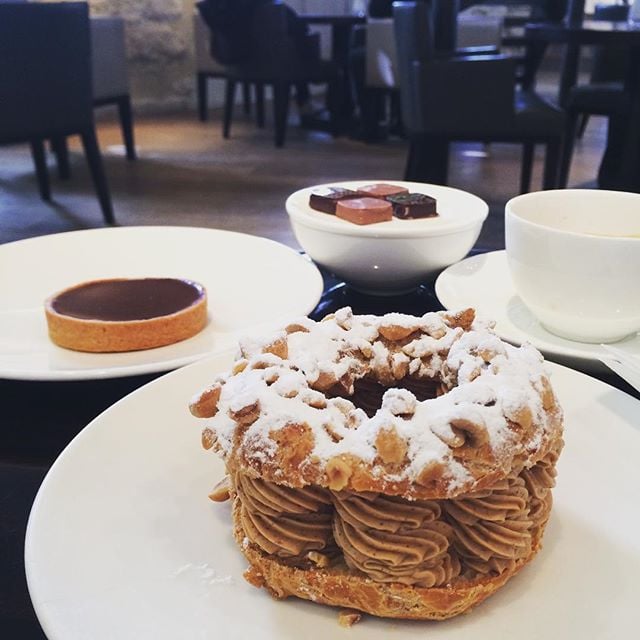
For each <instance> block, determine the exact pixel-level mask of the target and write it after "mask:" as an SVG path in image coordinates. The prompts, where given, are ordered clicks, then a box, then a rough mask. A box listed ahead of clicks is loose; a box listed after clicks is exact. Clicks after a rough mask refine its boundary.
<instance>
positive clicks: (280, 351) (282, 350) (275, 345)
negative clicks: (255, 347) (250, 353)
mask: <svg viewBox="0 0 640 640" xmlns="http://www.w3.org/2000/svg"><path fill="white" fill-rule="evenodd" d="M263 353H272V354H273V355H274V356H278V358H282V359H283V360H286V359H287V356H288V355H289V345H288V344H287V339H286V338H278V339H277V340H275V341H274V342H272V343H271V344H269V345H267V346H266V347H265V348H264V349H263Z"/></svg>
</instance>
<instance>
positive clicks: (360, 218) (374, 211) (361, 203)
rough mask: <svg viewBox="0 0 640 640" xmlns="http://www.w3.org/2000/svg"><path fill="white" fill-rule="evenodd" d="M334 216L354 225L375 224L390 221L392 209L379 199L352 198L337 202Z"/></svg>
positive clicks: (388, 204) (387, 203)
mask: <svg viewBox="0 0 640 640" xmlns="http://www.w3.org/2000/svg"><path fill="white" fill-rule="evenodd" d="M336 216H337V217H338V218H342V219H343V220H347V221H348V222H353V223H354V224H375V223H376V222H386V221H388V220H391V218H392V217H393V215H392V207H391V204H390V203H389V202H386V201H385V200H380V199H379V198H353V199H349V200H342V201H339V202H338V206H337V207H336Z"/></svg>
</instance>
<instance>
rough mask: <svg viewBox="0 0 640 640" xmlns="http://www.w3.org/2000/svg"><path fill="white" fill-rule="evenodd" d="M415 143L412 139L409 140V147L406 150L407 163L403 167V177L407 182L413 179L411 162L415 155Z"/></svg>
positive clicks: (412, 162)
mask: <svg viewBox="0 0 640 640" xmlns="http://www.w3.org/2000/svg"><path fill="white" fill-rule="evenodd" d="M415 146H416V143H415V142H414V141H413V140H409V149H408V151H407V163H406V164H405V167H404V179H405V180H406V181H407V182H411V181H413V164H414V157H415Z"/></svg>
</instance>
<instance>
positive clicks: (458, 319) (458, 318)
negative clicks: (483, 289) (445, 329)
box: [447, 309, 476, 331]
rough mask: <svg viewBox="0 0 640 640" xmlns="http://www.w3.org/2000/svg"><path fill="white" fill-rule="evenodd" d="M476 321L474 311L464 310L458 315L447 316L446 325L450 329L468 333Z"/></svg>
mask: <svg viewBox="0 0 640 640" xmlns="http://www.w3.org/2000/svg"><path fill="white" fill-rule="evenodd" d="M475 319H476V312H475V309H465V310H464V311H460V312H459V313H455V314H453V315H451V314H450V315H448V316H447V321H448V325H449V326H450V327H452V328H453V327H460V328H461V329H464V330H465V331H469V329H471V325H472V324H473V321H474V320H475Z"/></svg>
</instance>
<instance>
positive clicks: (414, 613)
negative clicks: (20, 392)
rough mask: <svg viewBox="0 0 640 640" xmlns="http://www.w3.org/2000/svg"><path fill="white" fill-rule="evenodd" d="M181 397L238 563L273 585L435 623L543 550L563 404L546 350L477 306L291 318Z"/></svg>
mask: <svg viewBox="0 0 640 640" xmlns="http://www.w3.org/2000/svg"><path fill="white" fill-rule="evenodd" d="M191 411H192V413H193V414H194V415H195V416H197V417H200V418H204V419H206V422H205V423H204V424H205V427H204V430H203V433H202V443H203V446H204V447H205V449H212V450H214V451H216V452H217V453H219V454H220V455H221V456H222V457H223V458H224V461H225V464H226V468H227V472H228V477H227V478H226V479H225V480H224V481H223V482H222V483H221V484H220V485H219V486H218V487H217V488H216V489H215V490H214V492H213V493H212V495H211V498H212V499H214V500H224V499H226V498H227V497H231V499H232V500H233V527H234V535H235V538H236V540H237V542H238V544H239V546H240V549H241V550H242V552H243V553H244V555H245V557H246V559H247V560H248V562H249V565H250V566H249V569H248V570H247V572H246V574H245V577H246V578H247V579H248V580H249V582H251V583H252V584H254V585H256V586H264V587H265V588H267V589H268V590H269V592H270V593H271V594H272V595H273V596H275V597H276V598H285V597H287V596H297V597H299V598H305V599H308V600H313V601H314V602H318V603H325V604H329V605H334V606H338V607H341V608H349V609H351V610H356V611H363V612H367V613H370V614H373V615H377V616H384V617H392V618H413V619H444V618H449V617H451V616H455V615H457V614H459V613H462V612H464V611H466V610H468V609H469V608H470V607H473V606H474V605H476V604H478V603H479V602H481V601H482V600H484V599H485V598H486V597H487V596H489V595H491V594H492V593H493V592H494V591H496V589H498V588H500V587H501V586H502V585H504V584H505V582H507V580H508V579H509V578H511V577H512V576H513V575H514V574H515V573H517V572H518V571H519V570H520V569H521V568H522V567H523V566H524V565H525V564H526V563H527V562H529V560H531V559H532V557H533V556H534V555H535V554H536V552H537V551H538V550H539V549H540V548H541V540H542V535H543V532H544V529H545V525H546V524H547V521H548V519H549V514H550V510H551V502H552V501H551V491H550V490H551V488H552V487H553V486H554V477H555V464H556V461H557V459H558V455H559V453H560V451H561V449H562V444H563V443H562V411H561V409H560V407H559V406H558V403H557V400H556V397H555V395H554V393H553V390H552V388H551V386H550V384H549V380H548V378H547V376H546V374H545V370H544V366H543V359H542V356H541V355H540V354H539V353H538V352H537V351H536V350H535V349H534V348H533V347H531V346H529V345H523V346H521V347H519V348H517V347H514V346H511V345H509V344H506V343H504V342H502V341H501V340H500V339H499V338H498V337H497V336H496V335H495V334H494V333H493V332H492V331H491V329H490V328H489V327H487V326H486V325H485V324H482V323H480V322H478V321H477V320H476V319H475V314H474V311H473V310H471V309H468V310H465V311H463V312H460V313H457V314H454V313H446V312H440V313H427V314H425V315H424V316H422V317H413V316H407V315H403V314H398V313H392V314H387V315H385V316H380V317H378V316H357V315H353V314H352V312H351V310H350V309H348V308H345V309H341V310H340V311H338V312H336V313H335V314H333V315H330V316H328V317H326V318H325V319H323V320H322V321H320V322H314V321H311V320H308V319H306V318H305V319H302V320H299V321H296V322H295V323H292V324H290V325H289V326H287V327H286V328H284V329H283V330H282V331H281V332H279V333H277V334H275V335H272V336H270V337H269V338H267V339H265V340H256V341H249V340H245V341H244V342H242V343H241V347H240V353H239V356H238V358H237V359H236V361H235V364H234V365H233V368H232V370H231V371H230V372H228V373H226V374H224V375H220V376H218V377H217V378H216V379H215V380H214V381H213V382H212V384H211V386H209V387H208V388H207V389H205V390H204V391H202V392H201V393H200V394H198V395H197V396H196V397H195V398H194V399H193V401H192V403H191Z"/></svg>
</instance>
